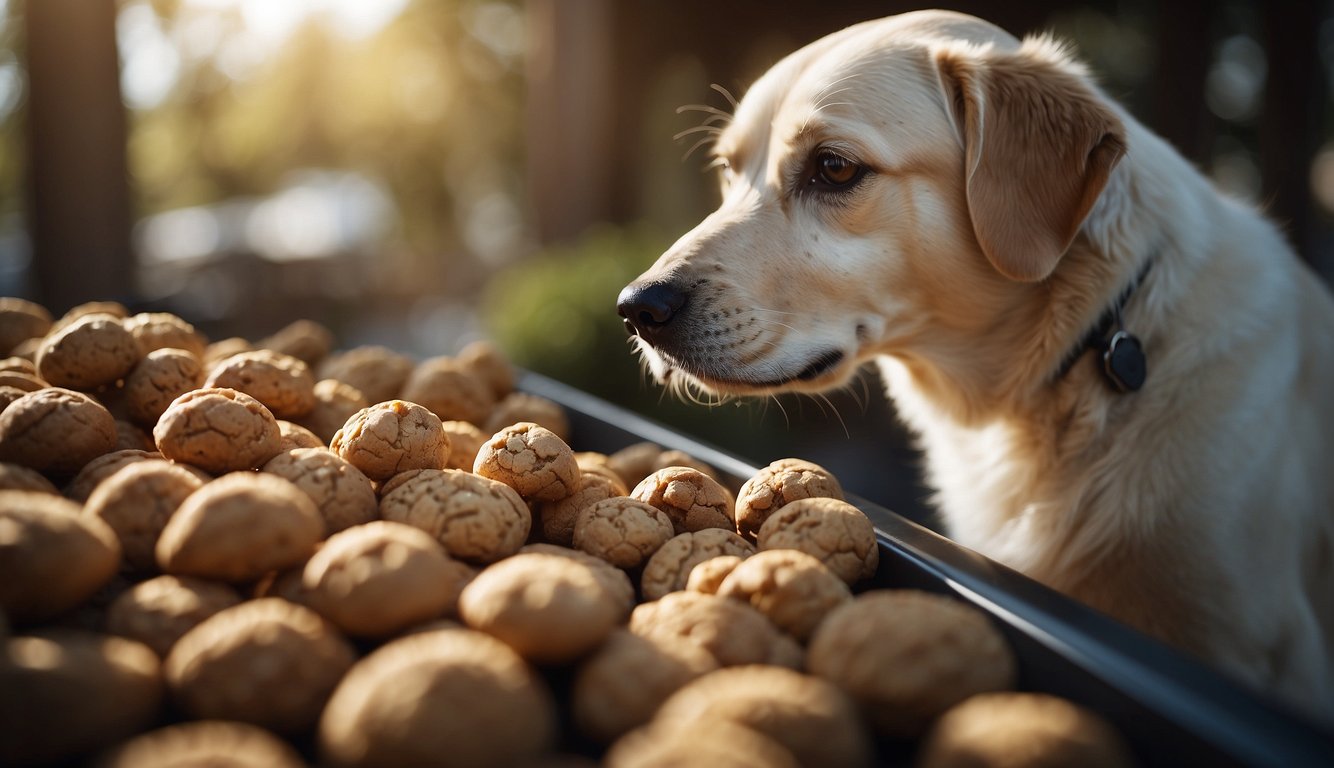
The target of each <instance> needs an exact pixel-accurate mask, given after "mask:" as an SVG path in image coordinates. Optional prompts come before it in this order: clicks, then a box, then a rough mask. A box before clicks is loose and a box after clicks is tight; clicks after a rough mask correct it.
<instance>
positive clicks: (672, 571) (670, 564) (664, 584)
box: [640, 528, 755, 600]
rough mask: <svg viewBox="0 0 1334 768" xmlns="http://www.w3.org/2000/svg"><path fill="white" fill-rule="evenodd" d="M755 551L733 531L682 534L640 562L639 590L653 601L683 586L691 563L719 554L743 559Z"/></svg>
mask: <svg viewBox="0 0 1334 768" xmlns="http://www.w3.org/2000/svg"><path fill="white" fill-rule="evenodd" d="M753 554H755V545H753V544H751V543H750V542H749V541H746V540H745V539H743V538H741V537H740V536H739V535H737V534H736V532H734V531H727V530H723V529H722V528H705V529H704V530H702V531H696V532H694V533H682V534H679V535H677V536H675V537H673V538H672V539H670V540H668V542H667V543H666V544H663V545H662V546H661V547H659V548H658V551H657V552H654V553H653V556H652V557H650V558H649V560H648V563H647V564H645V565H644V573H643V575H642V576H641V577H640V589H641V590H642V591H643V593H644V599H646V600H657V599H658V598H660V597H662V596H663V595H666V594H668V593H669V592H676V591H679V590H682V589H685V588H686V583H687V582H688V581H689V580H690V572H691V571H692V570H693V569H694V568H695V566H697V565H699V564H700V563H702V562H704V561H705V560H709V559H712V558H715V557H718V556H720V555H736V556H737V557H741V558H746V557H750V556H751V555H753Z"/></svg>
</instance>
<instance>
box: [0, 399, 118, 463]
mask: <svg viewBox="0 0 1334 768" xmlns="http://www.w3.org/2000/svg"><path fill="white" fill-rule="evenodd" d="M115 446H116V420H115V419H114V418H113V417H112V416H111V413H110V412H109V411H107V409H106V408H103V407H102V406H101V405H99V404H98V402H97V401H96V400H94V399H92V398H91V397H89V396H87V395H85V394H83V393H81V392H74V391H72V390H68V389H61V388H60V387H49V388H47V389H40V390H38V391H36V392H29V393H28V394H26V395H24V396H23V397H20V398H19V399H17V400H15V401H14V402H12V403H10V404H9V407H7V408H5V410H4V412H3V413H0V461H7V462H10V463H13V464H20V465H22V466H25V467H29V468H31V469H35V470H37V471H38V472H41V473H43V474H47V475H64V476H69V475H73V474H74V473H75V472H78V471H79V470H80V469H82V468H83V466H84V465H85V464H87V463H88V462H90V461H92V460H93V459H95V458H97V457H98V456H101V455H102V454H104V453H108V452H110V451H111V450H113V449H114V448H115Z"/></svg>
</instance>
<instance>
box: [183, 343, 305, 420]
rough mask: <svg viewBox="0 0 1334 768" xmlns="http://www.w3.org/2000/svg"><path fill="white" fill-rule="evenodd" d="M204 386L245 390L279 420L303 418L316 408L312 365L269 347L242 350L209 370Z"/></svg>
mask: <svg viewBox="0 0 1334 768" xmlns="http://www.w3.org/2000/svg"><path fill="white" fill-rule="evenodd" d="M204 386H205V387H208V388H218V387H223V388H227V389H234V390H236V391H238V392H244V393H246V394H247V395H250V396H251V397H253V398H255V399H256V400H258V401H260V402H261V403H263V404H264V407H265V408H268V409H269V411H271V412H272V413H273V415H274V418H279V419H288V420H291V419H295V418H299V417H301V416H305V415H306V414H308V413H310V412H311V410H312V409H314V407H315V379H314V377H313V376H312V375H311V373H310V367H309V366H307V365H306V364H305V363H303V362H301V361H300V360H298V359H297V358H295V357H292V356H291V355H284V354H280V353H278V352H273V351H270V350H267V349H257V350H254V351H253V352H241V353H239V354H235V355H232V356H231V357H229V358H227V359H225V360H222V361H220V362H218V363H217V364H215V365H214V366H213V367H212V368H211V369H210V370H209V372H208V378H207V379H205V380H204Z"/></svg>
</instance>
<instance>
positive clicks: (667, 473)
mask: <svg viewBox="0 0 1334 768" xmlns="http://www.w3.org/2000/svg"><path fill="white" fill-rule="evenodd" d="M630 496H631V497H632V498H635V499H638V500H639V501H643V502H646V503H648V504H652V505H653V506H655V507H657V508H658V509H660V510H662V511H663V512H664V513H666V515H667V517H668V519H670V520H671V521H672V526H673V527H674V528H675V530H676V532H677V533H689V532H694V531H702V530H704V529H705V528H723V529H726V530H729V531H730V530H735V525H734V523H733V521H732V514H733V513H732V504H733V501H732V494H731V493H730V492H729V491H728V490H727V489H726V488H724V487H723V486H722V485H720V484H719V483H718V481H717V480H714V479H713V478H711V477H709V476H708V475H705V474H704V473H702V472H700V471H699V470H697V469H691V468H689V467H667V468H665V469H660V470H658V471H656V472H654V473H653V474H651V475H649V476H648V477H646V478H644V479H643V480H641V481H639V484H638V485H636V486H635V487H634V490H632V491H631V492H630Z"/></svg>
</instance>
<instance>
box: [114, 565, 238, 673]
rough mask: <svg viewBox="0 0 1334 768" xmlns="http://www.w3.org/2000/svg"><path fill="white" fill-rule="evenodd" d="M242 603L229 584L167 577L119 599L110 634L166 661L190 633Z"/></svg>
mask: <svg viewBox="0 0 1334 768" xmlns="http://www.w3.org/2000/svg"><path fill="white" fill-rule="evenodd" d="M240 602H241V596H240V595H239V594H237V592H236V590H235V589H233V588H232V587H230V586H228V585H226V584H222V583H220V582H216V581H207V580H204V579H196V578H192V577H189V576H172V575H170V574H164V575H162V576H155V577H154V578H151V579H149V580H147V581H141V582H139V583H138V584H135V585H134V586H133V587H131V588H129V589H128V590H126V591H124V592H122V593H121V594H120V595H119V596H117V597H116V599H115V600H113V601H112V602H111V606H110V607H109V608H108V609H107V631H108V632H110V633H111V634H113V635H120V636H121V637H128V638H130V639H131V640H138V641H139V642H141V643H143V644H144V645H146V646H148V647H149V648H152V649H153V651H154V652H155V653H157V655H158V656H163V657H165V656H166V655H167V652H168V651H170V650H171V647H172V646H173V645H175V644H176V641H177V640H180V639H181V637H182V636H183V635H184V634H185V633H186V632H189V631H190V630H191V629H194V628H195V626H197V625H198V624H199V623H200V622H202V621H203V620H204V619H207V618H208V617H210V616H212V615H213V614H215V613H217V612H219V611H221V610H223V609H225V608H230V607H232V606H233V605H237V604H239V603H240Z"/></svg>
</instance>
